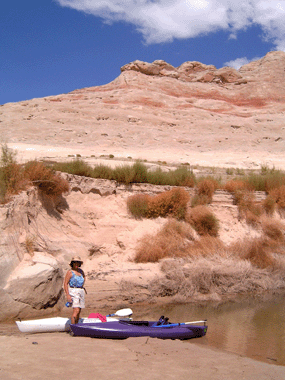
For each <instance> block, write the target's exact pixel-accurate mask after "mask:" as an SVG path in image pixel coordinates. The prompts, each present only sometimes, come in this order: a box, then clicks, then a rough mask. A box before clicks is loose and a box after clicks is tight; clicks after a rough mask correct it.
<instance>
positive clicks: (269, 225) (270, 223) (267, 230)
mask: <svg viewBox="0 0 285 380" xmlns="http://www.w3.org/2000/svg"><path fill="white" fill-rule="evenodd" d="M261 227H262V231H263V233H264V235H265V236H267V237H268V238H269V239H272V240H273V241H275V242H279V243H283V242H284V241H285V235H284V233H285V226H284V224H283V223H281V222H280V221H278V220H274V219H270V218H263V219H262V222H261Z"/></svg>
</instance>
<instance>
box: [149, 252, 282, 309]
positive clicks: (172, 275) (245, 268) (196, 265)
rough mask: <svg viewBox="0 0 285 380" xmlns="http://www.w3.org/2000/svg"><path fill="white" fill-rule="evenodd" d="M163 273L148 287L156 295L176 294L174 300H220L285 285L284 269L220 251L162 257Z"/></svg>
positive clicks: (172, 295)
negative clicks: (206, 255)
mask: <svg viewBox="0 0 285 380" xmlns="http://www.w3.org/2000/svg"><path fill="white" fill-rule="evenodd" d="M161 270H162V271H163V273H164V277H160V278H158V279H155V280H153V281H152V282H151V283H150V285H149V290H150V291H151V293H152V295H153V296H160V297H166V296H171V297H173V300H174V301H177V302H187V301H189V300H191V301H195V300H206V299H207V300H210V299H213V300H220V299H221V297H222V296H225V295H227V296H231V295H233V296H234V295H236V294H243V293H249V292H263V291H266V290H269V289H278V288H280V287H282V286H283V287H284V284H285V277H284V274H283V273H282V272H281V271H275V272H274V273H272V272H271V270H267V269H260V268H256V267H254V266H253V265H252V264H251V262H250V261H249V260H239V259H238V258H233V257H225V258H221V257H220V256H219V255H216V256H211V257H210V258H204V257H200V258H198V259H195V260H191V261H190V260H188V259H183V260H182V261H179V262H178V261H177V260H174V259H168V260H163V261H162V263H161Z"/></svg>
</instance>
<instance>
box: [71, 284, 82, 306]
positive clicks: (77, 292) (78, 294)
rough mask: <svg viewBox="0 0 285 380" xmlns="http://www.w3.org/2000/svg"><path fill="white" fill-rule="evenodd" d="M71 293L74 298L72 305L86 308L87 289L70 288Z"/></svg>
mask: <svg viewBox="0 0 285 380" xmlns="http://www.w3.org/2000/svg"><path fill="white" fill-rule="evenodd" d="M69 294H70V296H71V298H72V307H80V309H84V308H85V291H84V289H83V288H69Z"/></svg>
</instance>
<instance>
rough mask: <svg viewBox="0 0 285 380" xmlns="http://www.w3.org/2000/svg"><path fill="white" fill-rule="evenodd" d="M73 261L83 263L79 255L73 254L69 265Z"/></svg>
mask: <svg viewBox="0 0 285 380" xmlns="http://www.w3.org/2000/svg"><path fill="white" fill-rule="evenodd" d="M74 261H79V262H80V263H81V265H82V264H83V261H82V260H81V257H80V256H73V257H72V259H71V261H70V264H69V265H72V263H73V262H74Z"/></svg>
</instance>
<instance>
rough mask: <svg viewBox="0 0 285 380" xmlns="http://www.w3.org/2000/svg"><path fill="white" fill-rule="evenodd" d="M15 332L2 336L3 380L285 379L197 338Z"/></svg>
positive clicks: (281, 370) (274, 369)
mask: <svg viewBox="0 0 285 380" xmlns="http://www.w3.org/2000/svg"><path fill="white" fill-rule="evenodd" d="M2 327H3V325H2V326H0V329H1V330H2ZM16 329H17V328H16V327H14V326H13V327H10V328H9V332H7V330H6V331H4V335H1V336H0V378H1V379H2V380H38V379H42V380H50V379H53V380H56V379H61V380H63V379H72V378H80V379H84V380H94V379H101V380H105V379H108V380H109V379H117V380H121V379H125V380H128V379H136V380H140V379H152V380H154V379H164V380H168V379H179V380H180V379H185V380H186V379H187V380H188V379H191V380H195V379H199V380H203V379H205V380H206V379H207V380H208V379H211V380H222V379H231V380H241V379H246V380H249V379H254V380H256V379H259V380H263V379H264V380H268V379H284V378H285V367H282V366H276V365H271V364H267V363H263V362H258V361H255V360H252V359H249V358H246V357H242V356H239V355H236V354H232V353H228V352H224V351H221V350H216V349H212V348H205V347H202V346H200V345H199V343H197V339H196V340H190V341H183V342H182V341H176V340H175V341H163V340H159V339H151V338H145V337H142V338H129V339H126V340H122V341H114V340H105V339H91V338H85V337H72V336H70V335H69V334H67V333H46V334H22V333H20V332H17V331H16ZM4 330H5V329H4ZM2 333H3V331H2ZM199 339H204V338H199Z"/></svg>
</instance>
